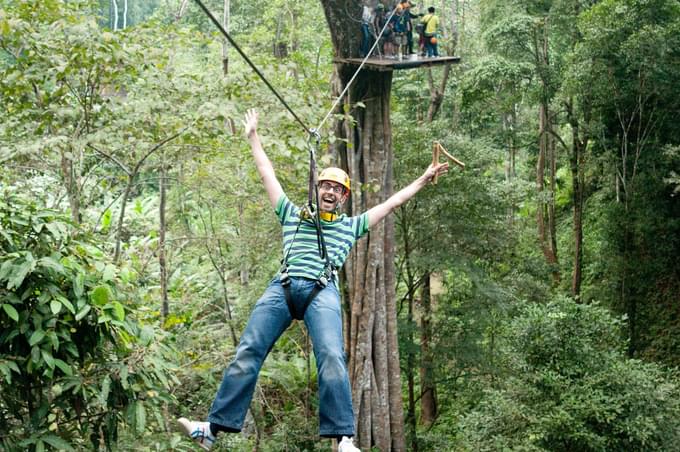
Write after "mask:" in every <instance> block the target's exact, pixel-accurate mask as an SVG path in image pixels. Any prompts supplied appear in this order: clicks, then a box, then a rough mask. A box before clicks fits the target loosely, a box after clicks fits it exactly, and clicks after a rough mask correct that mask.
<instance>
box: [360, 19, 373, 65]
mask: <svg viewBox="0 0 680 452" xmlns="http://www.w3.org/2000/svg"><path fill="white" fill-rule="evenodd" d="M371 38H372V36H371V28H370V25H369V24H365V23H363V22H362V23H361V49H360V52H361V53H360V55H361V58H363V57H365V56H366V55H367V54H368V51H369V50H371V44H373V43H372V42H371V41H372V39H371Z"/></svg>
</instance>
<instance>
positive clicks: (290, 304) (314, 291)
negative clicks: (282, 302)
mask: <svg viewBox="0 0 680 452" xmlns="http://www.w3.org/2000/svg"><path fill="white" fill-rule="evenodd" d="M323 289H324V288H323V287H321V285H320V284H318V283H317V284H316V285H315V286H314V287H313V288H312V290H311V292H309V295H307V299H306V300H305V304H304V305H303V306H302V312H298V311H297V309H295V303H293V297H292V296H291V294H290V285H285V286H283V293H284V295H285V296H286V304H287V305H288V311H289V312H290V316H291V317H292V318H293V319H295V320H304V318H305V313H306V312H307V308H308V307H309V305H310V304H312V301H314V299H315V298H316V296H317V295H319V292H321V291H322V290H323Z"/></svg>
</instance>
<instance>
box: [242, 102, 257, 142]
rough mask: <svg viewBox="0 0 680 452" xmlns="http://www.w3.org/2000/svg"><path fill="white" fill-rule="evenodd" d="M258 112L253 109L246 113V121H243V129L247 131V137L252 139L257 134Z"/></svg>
mask: <svg viewBox="0 0 680 452" xmlns="http://www.w3.org/2000/svg"><path fill="white" fill-rule="evenodd" d="M257 118H258V113H257V110H255V109H254V108H251V109H250V110H248V111H247V112H246V115H245V119H244V121H243V128H244V129H245V133H246V137H248V138H252V137H253V135H255V134H256V133H257Z"/></svg>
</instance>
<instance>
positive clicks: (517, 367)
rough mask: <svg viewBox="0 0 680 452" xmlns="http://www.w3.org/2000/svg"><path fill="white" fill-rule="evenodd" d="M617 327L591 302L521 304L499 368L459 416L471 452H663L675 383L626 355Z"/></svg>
mask: <svg viewBox="0 0 680 452" xmlns="http://www.w3.org/2000/svg"><path fill="white" fill-rule="evenodd" d="M622 325H623V323H622V322H621V321H620V320H617V319H614V318H612V317H611V315H610V314H609V313H608V311H607V310H606V309H604V308H602V307H600V306H598V305H582V304H576V303H574V302H573V301H571V300H569V299H557V300H555V301H553V302H551V303H549V304H547V305H545V306H543V305H535V304H529V305H525V306H524V307H523V308H522V312H521V314H520V315H519V316H518V317H517V318H516V319H515V320H514V321H512V322H511V323H510V324H509V325H508V327H507V328H506V329H505V330H504V331H503V334H502V337H501V338H500V341H501V342H502V343H503V344H504V347H503V352H502V355H501V359H502V361H503V362H504V367H505V373H504V374H503V375H502V378H500V379H499V380H497V381H496V384H495V385H494V387H493V388H489V389H488V390H487V391H486V392H485V395H484V397H483V398H482V399H481V401H480V403H479V405H478V406H477V407H476V408H475V409H473V410H471V411H470V412H469V413H468V414H467V415H466V416H465V417H464V418H463V420H462V424H461V426H462V431H461V438H462V442H463V443H464V444H465V446H466V447H470V448H473V449H479V450H496V449H497V448H498V447H501V446H502V447H503V448H505V449H510V450H564V451H568V450H602V451H604V450H659V451H662V450H669V449H672V448H673V447H674V445H675V444H677V443H678V441H679V440H680V438H679V437H678V432H680V429H679V425H678V419H679V417H678V414H680V404H679V403H678V400H679V397H678V396H679V395H680V389H679V388H678V386H677V384H676V383H674V382H673V377H672V375H669V374H667V373H665V372H664V371H662V370H661V369H660V368H659V367H658V366H656V365H653V364H645V363H642V362H640V361H636V360H629V359H626V358H625V356H624V353H623V350H622V347H621V341H620V337H621V336H620V335H621V330H622Z"/></svg>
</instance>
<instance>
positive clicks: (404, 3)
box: [397, 0, 422, 55]
mask: <svg viewBox="0 0 680 452" xmlns="http://www.w3.org/2000/svg"><path fill="white" fill-rule="evenodd" d="M415 6H416V4H415V3H413V2H411V1H410V0H401V1H400V2H399V4H398V5H397V12H402V13H403V14H402V20H403V21H404V22H405V28H406V52H405V53H406V54H407V55H412V54H413V22H411V19H417V18H418V17H422V14H420V16H419V15H418V14H415V13H414V12H413V8H414V7H415Z"/></svg>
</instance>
